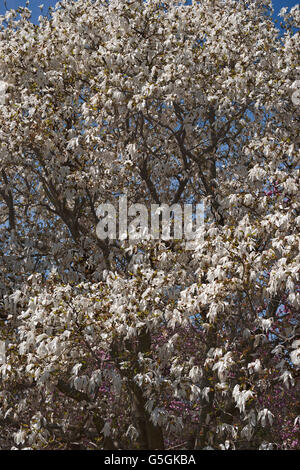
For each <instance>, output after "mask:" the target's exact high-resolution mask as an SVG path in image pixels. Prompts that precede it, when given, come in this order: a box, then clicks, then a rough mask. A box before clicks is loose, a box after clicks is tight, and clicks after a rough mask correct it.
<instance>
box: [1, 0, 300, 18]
mask: <svg viewBox="0 0 300 470" xmlns="http://www.w3.org/2000/svg"><path fill="white" fill-rule="evenodd" d="M6 3H7V7H8V8H13V9H16V8H17V7H18V6H21V5H22V6H25V3H26V0H6ZM55 3H56V0H31V1H30V9H31V10H32V13H33V20H34V21H37V18H38V16H39V15H40V9H39V5H41V4H44V9H45V12H47V10H48V7H49V6H54V5H55ZM298 3H299V0H298V1H296V0H273V5H274V8H275V13H276V14H277V13H278V12H279V11H280V9H281V8H282V7H286V6H287V7H293V6H294V5H297V4H298ZM4 11H5V8H4V0H0V13H3V12H4Z"/></svg>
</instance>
